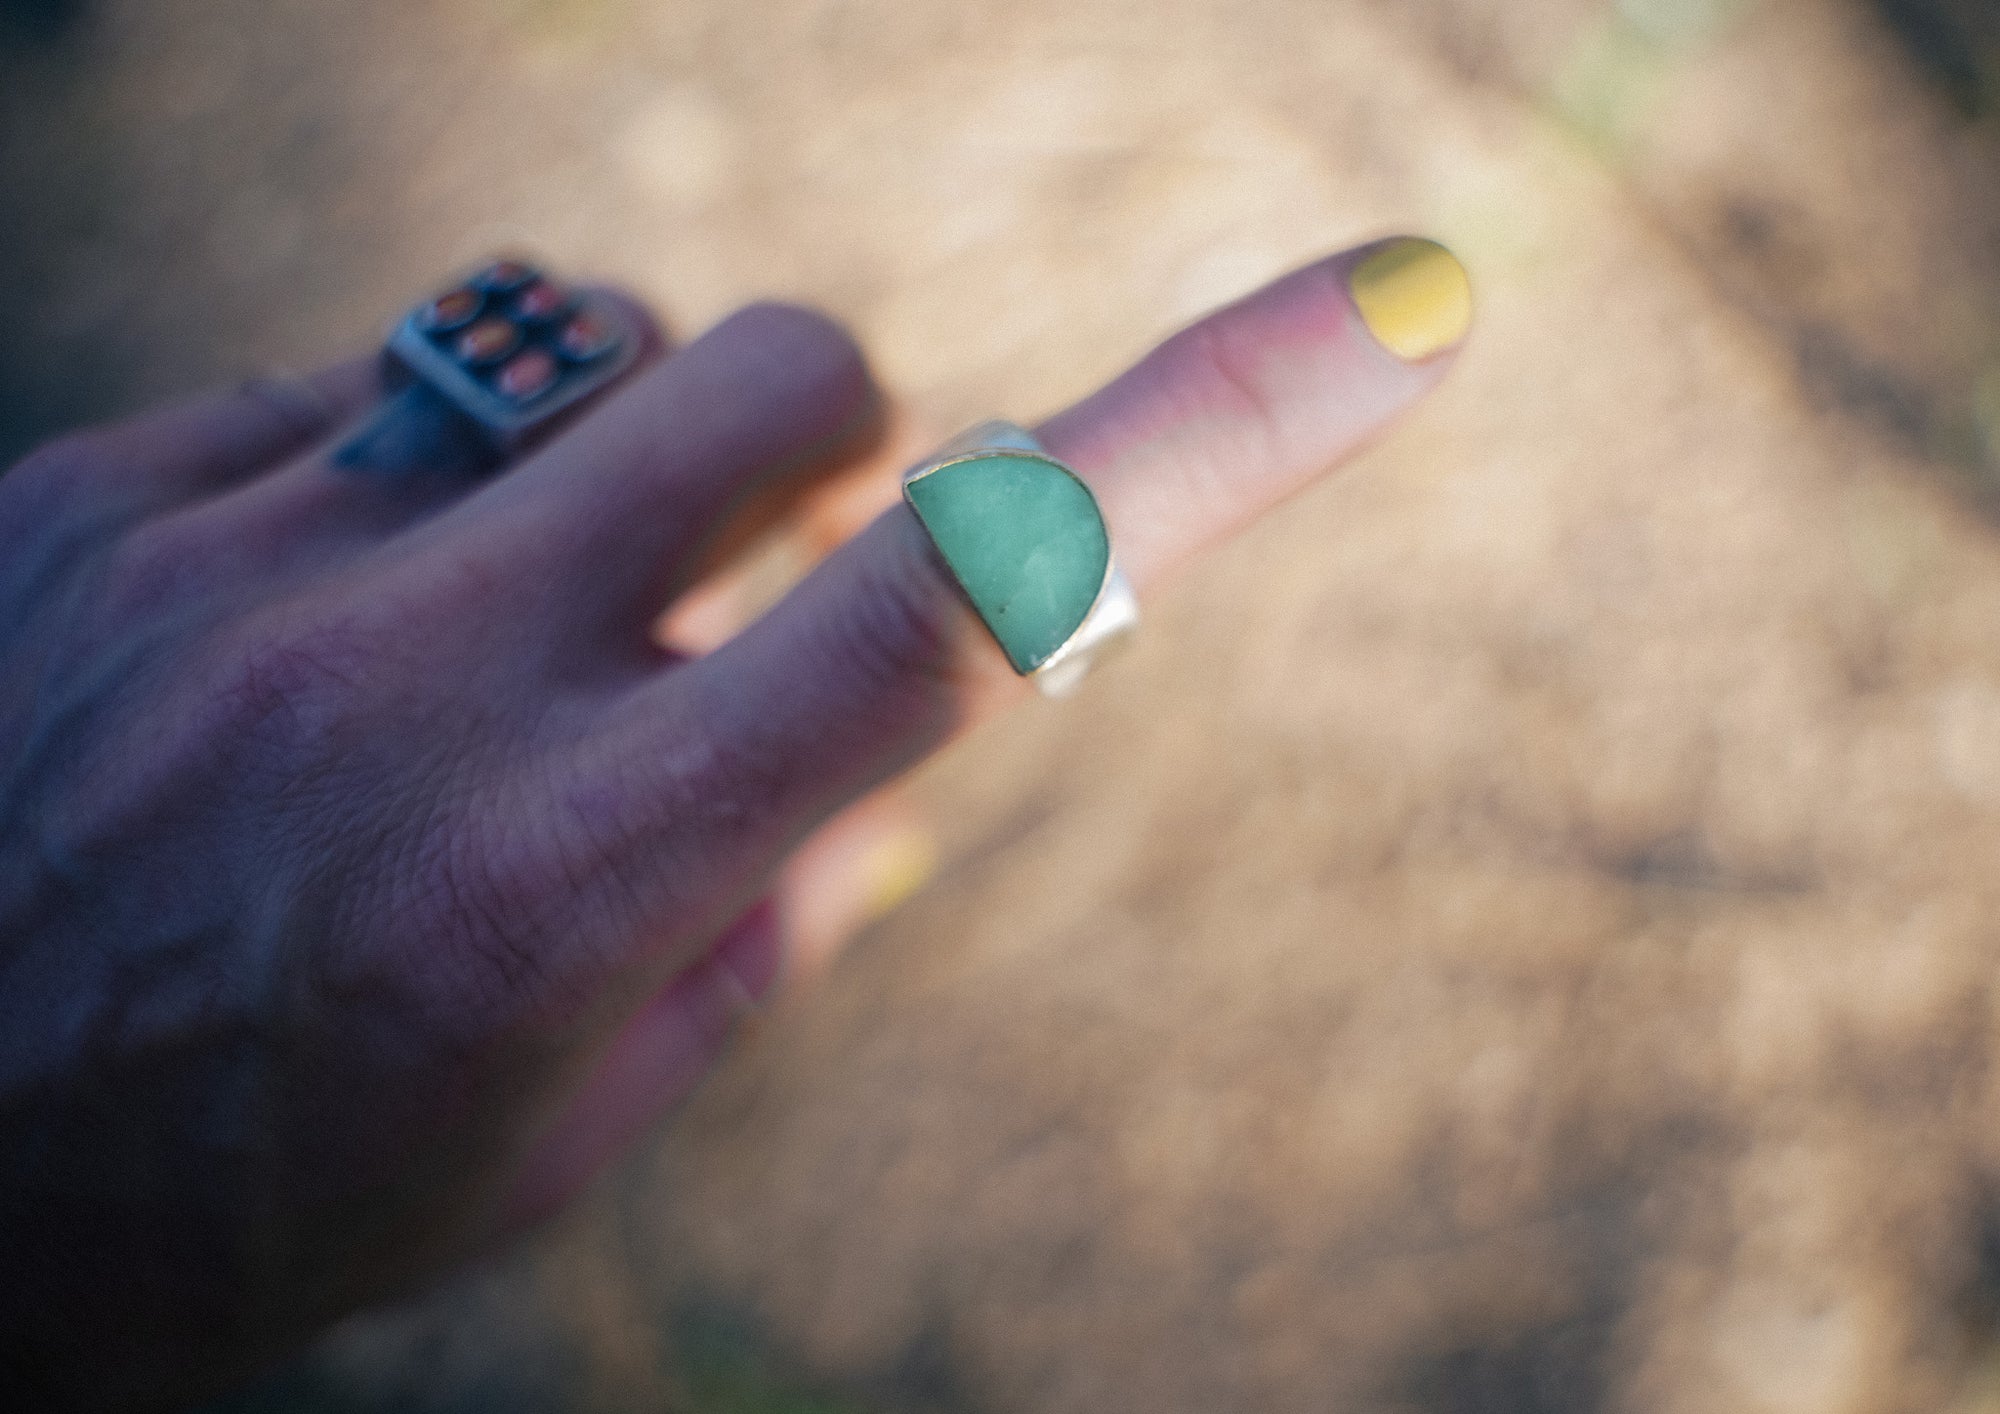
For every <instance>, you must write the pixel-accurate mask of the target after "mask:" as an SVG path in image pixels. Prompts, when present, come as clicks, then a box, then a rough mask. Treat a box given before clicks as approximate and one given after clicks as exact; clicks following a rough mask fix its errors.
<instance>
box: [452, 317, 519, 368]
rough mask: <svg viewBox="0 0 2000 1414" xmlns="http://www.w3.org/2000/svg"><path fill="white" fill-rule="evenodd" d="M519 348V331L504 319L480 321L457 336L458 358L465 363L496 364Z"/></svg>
mask: <svg viewBox="0 0 2000 1414" xmlns="http://www.w3.org/2000/svg"><path fill="white" fill-rule="evenodd" d="M520 346H521V331H520V330H519V329H517V328H515V327H514V325H513V324H511V323H510V322H508V321H507V320H505V319H482V320H480V321H479V322H478V323H477V324H475V325H473V326H472V327H471V328H470V329H467V330H466V331H465V332H464V333H463V334H460V335H459V336H458V356H459V358H460V359H461V360H463V361H464V362H466V363H473V364H488V363H498V362H499V361H500V360H501V359H503V358H505V357H507V355H508V354H510V353H512V352H514V350H515V349H517V348H519V347H520Z"/></svg>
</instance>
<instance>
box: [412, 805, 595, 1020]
mask: <svg viewBox="0 0 2000 1414" xmlns="http://www.w3.org/2000/svg"><path fill="white" fill-rule="evenodd" d="M547 823H548V822H547V821H546V819H545V818H543V812H540V811H536V810H531V809H525V808H519V805H518V803H510V802H507V801H504V800H497V799H493V800H485V801H482V800H480V799H478V798H476V793H474V798H465V799H461V800H457V801H455V802H453V803H452V804H450V805H449V806H447V807H444V808H440V809H438V810H436V811H434V812H433V814H432V820H431V821H430V822H429V823H428V825H427V826H426V827H425V828H424V829H423V830H421V831H419V832H417V834H416V836H415V838H416V841H417V842H416V845H415V847H414V848H413V850H412V851H411V855H410V859H411V862H410V864H409V866H408V868H407V870H406V871H405V872H406V874H407V879H406V882H405V885H404V887H405V889H406V890H407V894H408V897H409V898H410V899H411V900H412V903H411V905H410V907H409V909H408V915H409V917H410V918H411V919H412V920H413V923H414V926H415V928H416V930H417V935H418V936H419V938H420V939H421V940H422V942H423V946H422V947H420V948H418V949H416V950H415V953H414V954H413V955H414V956H415V957H417V958H420V959H422V962H421V965H423V966H425V967H427V968H431V969H441V970H442V971H443V973H444V975H445V978H446V981H445V984H444V985H445V989H446V991H447V998H446V1000H447V1001H448V1003H449V1005H450V1008H451V1010H452V1011H453V1014H454V1015H456V1016H457V1017H458V1018H459V1019H460V1021H461V1023H462V1024H463V1025H464V1026H465V1027H466V1028H467V1029H468V1030H469V1031H472V1032H481V1031H486V1030H490V1029H492V1028H494V1027H513V1026H518V1025H520V1024H521V1023H523V1022H524V1021H527V1022H533V1023H536V1024H557V1023H560V1022H561V1021H562V1020H564V1019H565V1018H566V1017H568V1016H571V1015H573V1014H574V1013H575V1011H576V1010H577V1009H578V1008H580V1007H582V1006H584V1005H586V1004H587V1001H588V995H589V988H588V985H587V982H586V980H585V979H584V977H583V975H582V972H581V960H582V959H583V958H584V957H585V956H587V953H586V951H585V950H584V949H582V948H580V947H579V946H577V945H576V941H577V940H576V939H574V938H572V937H571V936H570V934H571V933H577V934H578V935H579V936H581V935H582V934H583V933H584V932H586V931H587V925H586V924H585V922H584V920H583V919H582V918H581V917H580V914H581V911H582V910H581V909H580V907H579V905H580V904H581V903H582V901H583V898H584V893H585V889H586V888H587V886H588V882H589V881H588V880H587V879H586V878H585V877H584V874H583V873H582V870H581V866H580V863H579V860H578V857H577V856H576V855H575V854H574V852H573V851H569V850H566V849H564V848H562V847H561V846H560V844H559V843H558V842H557V841H556V840H554V839H552V838H551V837H550V831H549V830H548V829H547Z"/></svg>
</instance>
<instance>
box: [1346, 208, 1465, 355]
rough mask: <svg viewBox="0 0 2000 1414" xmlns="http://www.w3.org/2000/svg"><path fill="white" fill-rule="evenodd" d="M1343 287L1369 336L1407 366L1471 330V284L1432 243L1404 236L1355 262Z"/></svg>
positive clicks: (1449, 256) (1455, 260) (1455, 262)
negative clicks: (1359, 313)
mask: <svg viewBox="0 0 2000 1414" xmlns="http://www.w3.org/2000/svg"><path fill="white" fill-rule="evenodd" d="M1347 288H1348V291H1349V292H1350V293H1351V294H1352V295H1353V296H1354V307H1355V308H1356V309H1358V310H1360V311H1361V318H1362V320H1363V322H1365V323H1366V324H1367V325H1368V332H1369V333H1371V334H1373V335H1374V336H1375V338H1376V341H1377V342H1379V343H1380V344H1381V345H1382V347H1383V348H1385V349H1387V350H1389V352H1390V353H1392V354H1394V355H1396V357H1398V358H1401V359H1406V360H1408V361H1410V362H1412V363H1414V362H1416V361H1417V360H1418V359H1424V358H1429V357H1431V355H1433V354H1440V353H1443V352H1444V351H1445V350H1446V349H1448V348H1451V347H1453V346H1454V345H1456V344H1457V343H1458V341H1459V340H1461V339H1463V338H1464V337H1465V331H1466V330H1467V329H1469V328H1471V327H1472V282H1471V281H1470V280H1468V279H1467V278H1466V276H1465V267H1464V266H1463V265H1460V264H1459V263H1458V258H1457V257H1456V256H1454V255H1453V254H1452V253H1451V252H1450V251H1448V250H1446V249H1445V248H1444V247H1443V246H1441V245H1439V244H1438V243H1437V242H1436V241H1427V240H1424V239H1422V238H1420V237H1417V236H1404V237H1403V238H1402V239H1400V240H1395V241H1391V242H1390V243H1389V244H1387V245H1385V246H1383V247H1382V248H1381V249H1380V250H1378V251H1376V252H1375V253H1374V254H1373V255H1370V256H1368V257H1367V258H1366V259H1364V260H1361V261H1358V262H1356V264H1355V265H1354V267H1353V268H1352V269H1351V270H1349V271H1348V272H1347Z"/></svg>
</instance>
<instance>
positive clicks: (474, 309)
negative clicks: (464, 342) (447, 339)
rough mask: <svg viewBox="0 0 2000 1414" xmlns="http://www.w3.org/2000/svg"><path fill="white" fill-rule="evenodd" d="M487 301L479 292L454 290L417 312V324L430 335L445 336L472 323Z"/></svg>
mask: <svg viewBox="0 0 2000 1414" xmlns="http://www.w3.org/2000/svg"><path fill="white" fill-rule="evenodd" d="M485 302H486V301H485V300H484V298H482V297H481V295H480V293H479V291H477V290H453V291H452V292H451V293H450V294H446V295H439V296H438V297H437V298H436V299H434V300H432V301H431V302H430V303H429V304H427V305H424V306H423V307H422V308H421V309H419V310H418V311H417V324H418V325H419V327H421V328H423V329H424V330H426V331H427V332H429V333H433V334H445V333H449V332H450V331H451V330H453V329H456V328H458V327H459V326H460V325H463V324H466V323H469V322H471V320H472V318H473V317H474V316H475V315H477V314H478V313H479V307H480V306H481V305H482V304H484V303H485Z"/></svg>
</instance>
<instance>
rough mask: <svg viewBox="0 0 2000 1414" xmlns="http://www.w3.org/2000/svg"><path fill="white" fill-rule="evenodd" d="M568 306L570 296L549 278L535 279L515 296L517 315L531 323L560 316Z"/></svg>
mask: <svg viewBox="0 0 2000 1414" xmlns="http://www.w3.org/2000/svg"><path fill="white" fill-rule="evenodd" d="M568 308H569V296H568V295H567V294H565V293H564V292H563V290H562V289H561V288H560V287H559V286H557V285H554V284H551V283H550V282H549V281H547V280H537V281H535V283H534V284H532V285H530V286H528V288H527V289H525V290H523V291H521V293H520V294H518V295H516V296H515V297H514V313H515V315H516V316H517V317H518V318H521V319H526V320H528V321H529V322H531V323H536V324H539V323H541V322H543V321H544V320H549V319H557V318H560V317H561V316H562V314H563V313H564V312H565V311H566V310H568Z"/></svg>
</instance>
